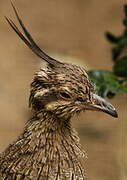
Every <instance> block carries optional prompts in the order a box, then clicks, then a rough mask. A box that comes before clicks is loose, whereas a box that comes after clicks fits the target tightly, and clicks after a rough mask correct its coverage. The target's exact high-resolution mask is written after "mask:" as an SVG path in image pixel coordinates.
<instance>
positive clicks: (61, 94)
mask: <svg viewBox="0 0 127 180" xmlns="http://www.w3.org/2000/svg"><path fill="white" fill-rule="evenodd" d="M60 97H61V98H62V99H64V100H70V99H71V95H70V94H69V93H67V92H63V91H62V92H60Z"/></svg>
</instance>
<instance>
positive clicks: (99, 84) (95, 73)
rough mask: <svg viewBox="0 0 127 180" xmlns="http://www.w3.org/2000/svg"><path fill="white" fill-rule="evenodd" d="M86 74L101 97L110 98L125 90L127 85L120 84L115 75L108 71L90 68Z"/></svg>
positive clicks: (126, 90)
mask: <svg viewBox="0 0 127 180" xmlns="http://www.w3.org/2000/svg"><path fill="white" fill-rule="evenodd" d="M88 74H89V76H90V78H91V80H92V82H93V83H94V85H95V90H96V91H97V93H98V94H99V95H100V96H102V97H109V98H112V97H113V96H114V95H116V94H119V93H123V92H127V86H124V85H122V84H121V83H120V81H119V80H118V78H117V76H116V75H115V74H114V73H112V72H110V71H105V70H90V71H88Z"/></svg>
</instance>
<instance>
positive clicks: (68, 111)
mask: <svg viewBox="0 0 127 180" xmlns="http://www.w3.org/2000/svg"><path fill="white" fill-rule="evenodd" d="M12 7H13V10H14V12H15V15H16V17H17V20H18V22H19V25H20V27H21V28H22V31H23V33H22V32H21V31H20V30H19V28H18V27H17V26H16V25H15V24H14V22H13V21H12V20H11V19H10V18H7V17H6V20H7V22H8V23H9V25H10V26H11V27H12V29H13V30H14V31H15V32H16V34H17V35H18V36H19V37H20V39H22V40H23V42H24V43H25V44H26V45H27V46H28V47H29V48H30V49H31V50H32V51H33V52H34V53H35V54H36V55H37V56H38V57H39V58H41V59H43V60H44V61H46V62H47V64H48V65H47V68H45V69H41V70H40V71H39V72H37V73H36V74H35V77H34V80H33V82H32V84H31V94H30V100H29V102H30V106H31V107H32V109H33V110H34V112H35V113H39V112H41V111H43V112H46V113H49V114H52V115H53V116H55V117H57V118H62V119H68V118H70V117H71V116H73V115H74V114H75V113H78V112H81V111H85V110H92V111H102V112H105V113H108V114H110V115H112V116H114V117H117V112H116V110H115V108H114V107H113V106H112V105H111V104H110V103H108V102H107V101H105V100H104V99H103V98H101V97H99V96H98V95H97V94H96V93H95V91H94V90H93V86H92V84H91V82H90V79H89V77H88V75H87V73H86V71H85V70H84V69H83V68H81V67H79V66H76V65H72V64H67V63H63V62H60V61H58V60H56V59H54V58H52V57H50V56H48V55H47V54H46V53H45V52H44V51H43V50H42V49H41V48H40V47H39V46H38V45H37V44H36V43H35V41H34V40H33V38H32V36H31V34H30V33H29V32H28V30H27V29H26V27H25V26H24V24H23V22H22V20H21V18H20V17H19V15H18V12H17V10H16V8H15V7H14V5H13V4H12Z"/></svg>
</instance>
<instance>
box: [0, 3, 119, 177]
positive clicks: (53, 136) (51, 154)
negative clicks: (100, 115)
mask: <svg viewBox="0 0 127 180" xmlns="http://www.w3.org/2000/svg"><path fill="white" fill-rule="evenodd" d="M12 6H13V4H12ZM13 9H14V11H15V14H16V16H17V19H18V21H19V24H20V26H21V27H22V30H23V32H24V34H22V33H21V32H20V31H19V29H18V28H17V26H16V25H15V24H14V23H13V21H12V20H11V19H8V18H6V20H7V21H8V23H9V24H10V25H11V27H12V28H13V30H14V31H15V32H16V33H17V34H18V35H19V37H20V38H21V39H22V40H23V41H24V42H25V44H26V45H27V46H28V47H29V48H30V49H32V51H33V52H34V53H35V54H36V55H38V56H39V57H40V58H42V59H43V60H45V61H46V62H47V63H48V65H47V67H46V68H45V69H40V71H38V72H37V73H36V74H35V76H34V80H33V82H32V84H31V91H30V98H29V104H30V107H31V109H32V112H33V117H32V118H31V119H30V120H28V122H27V124H26V126H25V128H24V130H23V132H22V134H21V135H20V136H19V137H18V139H17V140H16V141H15V142H13V144H11V145H9V146H8V147H7V148H6V149H5V151H4V152H3V153H1V155H0V180H86V176H85V171H84V168H83V166H82V164H81V159H82V158H85V157H86V154H85V152H84V151H83V149H82V148H81V146H80V143H79V138H78V135H77V133H76V131H75V130H74V129H73V128H72V126H71V117H72V116H73V115H74V114H76V113H79V112H81V111H85V110H97V111H103V112H106V113H108V114H110V115H112V116H114V117H117V113H116V111H115V109H114V107H113V106H112V105H111V104H109V103H108V102H106V101H105V100H104V99H102V98H101V97H99V96H98V95H96V94H95V92H94V90H93V87H92V84H91V82H90V80H89V77H88V75H87V73H86V72H85V70H84V69H83V68H81V67H79V66H76V65H72V64H66V63H63V62H60V61H58V60H55V59H53V58H51V57H49V56H48V55H47V54H45V53H44V52H43V51H42V50H41V49H40V48H39V47H38V45H37V44H36V43H35V42H34V40H33V38H32V37H31V35H30V34H29V32H28V31H27V30H26V28H25V26H24V25H23V23H22V21H21V19H20V18H19V16H18V14H17V11H16V9H15V7H14V6H13Z"/></svg>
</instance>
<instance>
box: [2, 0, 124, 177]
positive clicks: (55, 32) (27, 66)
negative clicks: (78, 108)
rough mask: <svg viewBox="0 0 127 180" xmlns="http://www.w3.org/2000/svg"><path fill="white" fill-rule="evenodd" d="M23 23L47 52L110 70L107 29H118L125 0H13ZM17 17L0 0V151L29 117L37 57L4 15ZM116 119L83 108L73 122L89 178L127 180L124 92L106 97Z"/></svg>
mask: <svg viewBox="0 0 127 180" xmlns="http://www.w3.org/2000/svg"><path fill="white" fill-rule="evenodd" d="M14 3H15V4H16V6H17V8H18V10H19V13H20V15H21V17H22V19H23V22H24V23H25V25H26V26H27V27H28V29H29V30H30V32H31V33H32V35H33V36H34V39H36V41H37V42H38V43H39V45H40V46H41V47H42V48H43V49H44V50H45V51H46V52H48V53H49V54H50V55H52V56H53V57H55V58H57V59H58V58H59V59H60V60H62V61H67V62H73V63H77V64H80V65H82V66H84V67H85V68H87V69H93V68H94V69H95V68H96V69H107V70H111V68H112V61H111V52H110V50H111V46H110V44H109V43H108V42H107V40H106V39H105V37H104V33H105V31H107V30H109V31H111V32H113V33H115V34H119V33H121V31H122V29H123V27H122V24H121V20H122V18H123V5H124V4H125V3H126V1H125V0H110V1H105V0H38V1H32V0H27V1H25V0H16V1H14ZM4 15H6V16H9V17H11V18H12V19H14V20H15V17H14V13H13V10H12V8H11V5H10V1H8V0H6V1H5V0H0V116H1V118H0V150H1V151H3V150H4V148H5V147H6V146H7V145H8V144H9V143H11V142H12V141H13V140H14V139H16V137H17V135H18V134H19V133H20V132H21V130H22V128H23V127H24V124H25V122H26V121H27V119H28V117H29V116H30V111H29V110H28V97H29V84H30V82H31V80H32V77H33V74H34V72H35V71H36V70H38V68H39V67H40V66H41V65H42V63H41V61H40V60H39V59H38V58H37V57H36V56H35V55H34V54H33V53H32V52H31V51H30V50H28V48H26V47H25V45H24V44H23V43H22V42H21V40H19V39H18V38H17V36H16V34H15V33H14V32H13V31H12V30H11V29H10V27H9V26H8V24H7V23H6V21H5V19H4ZM109 101H110V102H111V103H112V104H113V105H114V106H115V107H116V108H117V110H118V113H119V118H118V119H113V118H112V117H110V116H108V115H106V114H103V113H96V112H85V113H82V114H81V115H80V116H79V117H78V118H77V117H76V118H74V119H73V120H72V123H73V124H74V126H75V127H76V129H77V130H78V132H79V135H80V138H81V144H82V145H83V147H84V149H86V151H87V153H88V160H87V161H86V162H85V164H84V166H86V169H87V174H88V177H89V179H90V180H126V179H127V155H126V154H127V140H126V139H127V110H126V109H127V95H126V94H125V95H117V96H116V97H115V98H114V99H112V100H109Z"/></svg>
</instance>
